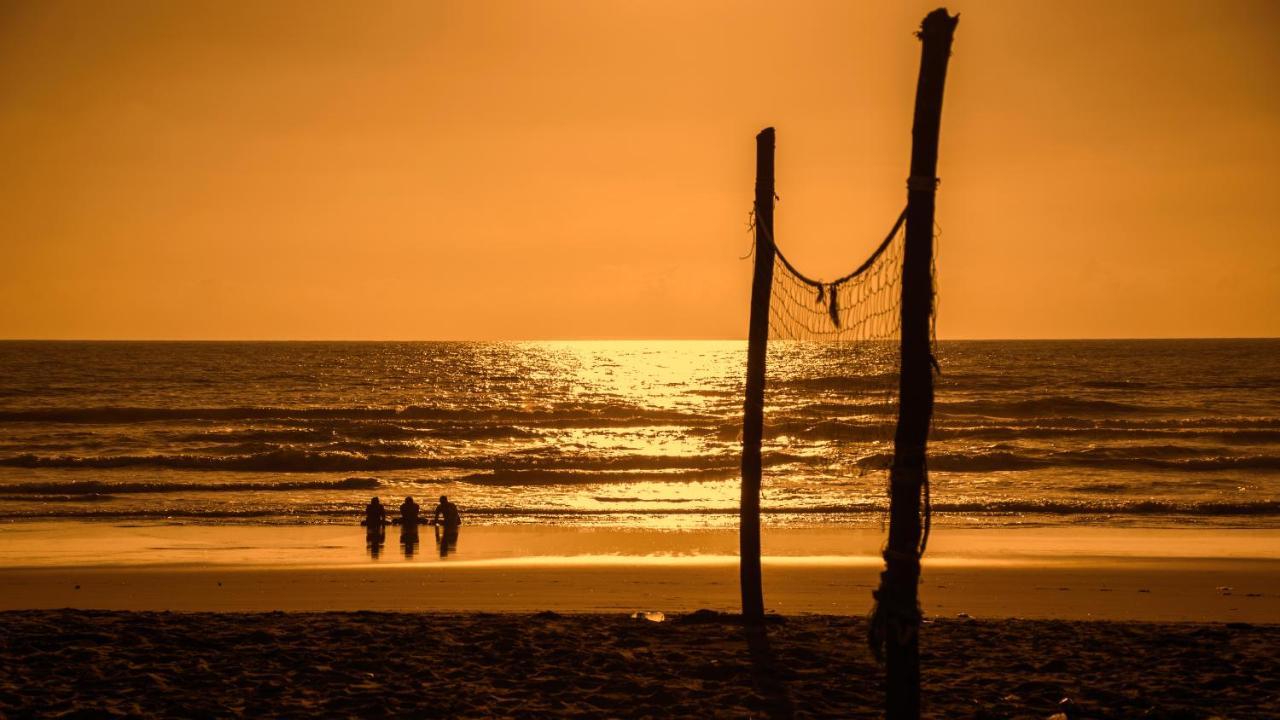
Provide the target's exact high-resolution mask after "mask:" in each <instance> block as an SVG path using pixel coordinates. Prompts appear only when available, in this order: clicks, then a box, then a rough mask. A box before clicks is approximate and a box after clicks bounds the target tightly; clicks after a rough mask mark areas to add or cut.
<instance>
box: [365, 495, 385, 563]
mask: <svg viewBox="0 0 1280 720" xmlns="http://www.w3.org/2000/svg"><path fill="white" fill-rule="evenodd" d="M386 524H387V510H386V508H384V507H382V501H381V500H379V499H378V498H376V497H375V498H374V499H372V500H370V501H369V504H368V505H367V506H366V507H365V509H364V528H365V529H364V534H365V539H366V540H367V541H368V542H369V555H370V556H371V557H373V558H375V559H377V557H378V555H379V554H380V553H381V552H382V543H384V542H386V540H387V530H386Z"/></svg>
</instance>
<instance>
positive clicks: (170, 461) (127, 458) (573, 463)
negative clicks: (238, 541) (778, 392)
mask: <svg viewBox="0 0 1280 720" xmlns="http://www.w3.org/2000/svg"><path fill="white" fill-rule="evenodd" d="M763 461H764V464H765V465H769V466H777V465H791V464H813V463H826V462H829V461H828V460H827V459H825V458H823V457H819V456H809V455H800V454H795V453H789V452H784V451H771V452H766V453H764V455H763ZM739 462H740V456H739V455H738V454H736V453H732V454H706V455H620V456H587V455H581V456H579V455H573V454H559V453H553V454H546V451H545V450H543V449H541V448H534V449H530V450H529V451H528V452H525V453H520V452H512V453H508V454H506V455H505V456H502V457H492V456H462V457H423V456H409V455H385V454H367V453H359V452H349V451H324V450H318V451H317V450H308V449H301V448H281V449H274V450H270V451H267V452H259V453H252V454H246V455H201V454H185V453H184V454H170V455H161V454H157V455H89V456H80V455H35V454H32V453H25V454H22V455H13V456H9V457H4V458H0V466H6V467H20V468H99V469H111V468H126V467H158V468H173V469H181V470H225V471H246V472H346V471H378V470H421V469H437V470H450V469H452V470H490V471H493V470H584V471H585V470H699V469H724V468H735V467H737V466H738V464H739Z"/></svg>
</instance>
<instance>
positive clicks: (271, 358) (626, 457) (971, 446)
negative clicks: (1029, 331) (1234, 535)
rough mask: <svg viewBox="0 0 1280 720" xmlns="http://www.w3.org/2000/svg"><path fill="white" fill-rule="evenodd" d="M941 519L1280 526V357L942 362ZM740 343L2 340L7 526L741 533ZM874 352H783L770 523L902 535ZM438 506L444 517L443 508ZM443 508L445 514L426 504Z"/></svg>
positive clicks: (1090, 354) (1020, 345) (1147, 344)
mask: <svg viewBox="0 0 1280 720" xmlns="http://www.w3.org/2000/svg"><path fill="white" fill-rule="evenodd" d="M938 355H939V360H940V363H941V366H942V371H943V372H942V375H941V376H940V377H939V379H938V402H937V406H936V412H935V422H934V429H933V434H932V437H931V444H930V455H929V463H930V468H931V477H932V497H933V507H934V511H935V516H936V518H937V520H938V521H939V522H942V523H949V524H966V525H970V524H971V525H979V526H984V525H1005V524H1048V525H1056V524H1079V523H1090V524H1106V525H1174V526H1203V525H1212V526H1234V527H1280V492H1278V490H1280V412H1277V409H1278V408H1280V341H1276V340H1176V341H1175V340H1170V341H1017V342H1006V341H981V342H979V341H974V342H944V343H942V344H941V345H940V347H939V351H938ZM744 360H745V345H744V344H743V343H741V342H736V341H724V342H537V343H532V342H530V343H115V342H112V343H104V342H83V343H81V342H76V343H53V342H3V343H0V518H6V519H21V518H31V519H34V518H46V519H57V518H105V519H114V520H121V519H125V520H127V519H156V518H167V519H172V520H178V521H184V522H185V521H190V522H200V523H244V522H250V523H255V524H260V523H266V524H295V523H332V522H344V523H345V522H351V521H352V518H353V517H355V516H356V515H357V514H358V512H359V508H360V507H362V506H363V504H364V503H365V502H366V501H367V500H368V497H369V496H370V495H374V494H378V495H381V496H383V497H384V499H387V498H392V499H394V500H395V501H396V502H395V503H389V504H393V505H394V504H398V500H399V499H400V498H401V497H402V496H404V495H415V496H418V497H419V500H420V501H421V500H423V498H433V497H434V496H435V495H438V494H441V493H447V494H449V495H450V496H451V497H453V499H455V500H456V501H458V502H459V503H460V504H461V505H462V507H463V509H464V512H465V513H466V514H467V516H468V518H469V522H472V523H481V524H519V523H529V522H548V521H551V522H555V523H557V524H562V525H563V524H568V525H574V526H588V525H643V526H647V527H680V528H697V527H710V528H715V527H732V526H733V525H734V523H736V507H737V499H738V483H737V474H738V469H737V466H738V450H739V432H740V427H739V426H740V422H741V404H742V384H743V383H742V376H743V372H744ZM892 379H893V374H892V365H891V364H888V365H886V364H885V362H884V359H883V358H882V357H879V356H877V355H876V354H875V353H865V352H864V353H863V354H861V355H858V354H855V353H851V352H849V351H842V350H839V349H836V348H830V347H823V346H814V345H801V344H786V343H775V344H774V346H773V349H772V351H771V356H770V375H769V394H768V397H767V405H768V407H767V410H766V425H767V428H766V443H765V455H764V457H765V463H766V478H765V490H764V506H765V509H766V522H768V523H771V524H782V525H795V526H803V525H826V524H831V523H836V524H854V525H864V526H876V525H878V524H880V523H881V522H882V521H883V515H884V510H885V507H886V504H887V503H886V500H885V497H884V485H885V473H884V470H883V468H884V467H885V466H886V464H887V462H888V453H889V452H890V450H891V443H890V442H889V438H890V434H891V429H892V422H893V418H894V416H893V414H892V413H893V411H894V406H893V404H892V393H891V392H889V389H888V387H889V386H891V384H892ZM424 504H427V503H425V502H424ZM428 507H429V504H428Z"/></svg>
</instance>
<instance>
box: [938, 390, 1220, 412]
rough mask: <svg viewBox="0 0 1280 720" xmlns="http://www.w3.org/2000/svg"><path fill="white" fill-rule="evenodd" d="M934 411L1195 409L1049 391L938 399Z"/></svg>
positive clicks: (1172, 410) (1141, 410) (1188, 410)
mask: <svg viewBox="0 0 1280 720" xmlns="http://www.w3.org/2000/svg"><path fill="white" fill-rule="evenodd" d="M934 412H935V413H936V414H937V415H938V416H940V417H946V416H948V415H985V416H990V417H1015V418H1017V417H1055V416H1058V415H1069V414H1078V415H1084V416H1086V417H1089V416H1095V415H1140V414H1154V415H1162V414H1173V413H1182V414H1186V413H1192V412H1195V410H1194V409H1192V408H1186V407H1172V406H1166V405H1158V406H1156V405H1142V404H1139V403H1132V402H1119V401H1116V400H1099V399H1095V398H1082V397H1075V396H1070V395H1051V396H1047V397H1037V398H1026V399H1021V400H1013V399H1010V400H998V399H992V400H953V401H946V400H942V401H939V402H937V403H936V404H935V405H934Z"/></svg>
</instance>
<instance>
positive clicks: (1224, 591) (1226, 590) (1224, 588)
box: [1217, 585, 1234, 595]
mask: <svg viewBox="0 0 1280 720" xmlns="http://www.w3.org/2000/svg"><path fill="white" fill-rule="evenodd" d="M1233 589H1234V588H1232V587H1231V586H1230V585H1219V586H1218V587H1217V591H1218V594H1219V595H1230V594H1231V591H1232V590H1233Z"/></svg>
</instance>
